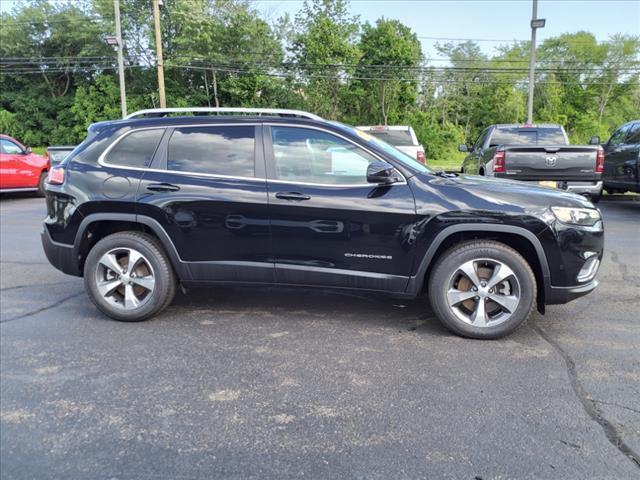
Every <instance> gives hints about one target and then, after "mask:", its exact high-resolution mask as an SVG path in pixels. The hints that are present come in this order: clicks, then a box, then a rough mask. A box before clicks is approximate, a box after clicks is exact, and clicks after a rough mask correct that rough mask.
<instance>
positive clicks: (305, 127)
mask: <svg viewBox="0 0 640 480" xmlns="http://www.w3.org/2000/svg"><path fill="white" fill-rule="evenodd" d="M263 125H268V126H269V127H289V128H303V129H307V130H318V131H320V132H323V133H327V134H329V135H334V136H336V137H339V138H341V139H343V140H345V141H346V142H348V143H351V144H352V145H355V146H356V147H357V148H359V149H361V150H364V151H365V152H367V153H368V154H369V155H371V156H372V157H374V158H377V159H378V160H380V161H383V162H386V163H391V165H393V163H392V162H389V161H388V160H387V159H385V158H382V157H381V156H380V155H379V154H378V153H376V152H373V151H371V150H369V149H368V148H365V147H363V146H362V145H360V144H358V143H356V142H354V141H353V140H351V139H350V138H347V137H345V136H344V135H342V134H340V133H336V132H334V131H332V130H327V129H326V128H321V127H316V126H313V125H297V124H292V123H275V122H264V123H263ZM272 148H273V144H272ZM393 166H394V168H395V165H393ZM396 171H397V172H398V174H399V175H400V176H401V177H402V180H403V181H402V182H396V183H390V184H389V185H384V186H387V187H391V186H394V185H407V179H406V177H405V176H404V175H403V174H402V172H400V171H399V170H397V169H396ZM267 180H268V182H269V183H286V184H289V185H292V184H294V185H313V186H320V187H348V188H354V187H373V186H380V185H379V184H375V183H369V182H366V183H353V184H344V185H340V184H333V183H315V182H296V181H291V180H280V179H277V178H267Z"/></svg>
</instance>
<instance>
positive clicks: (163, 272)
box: [84, 232, 176, 322]
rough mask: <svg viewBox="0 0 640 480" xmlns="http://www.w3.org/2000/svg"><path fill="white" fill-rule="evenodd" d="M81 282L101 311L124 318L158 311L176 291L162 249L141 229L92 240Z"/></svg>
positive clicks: (130, 319)
mask: <svg viewBox="0 0 640 480" xmlns="http://www.w3.org/2000/svg"><path fill="white" fill-rule="evenodd" d="M84 284H85V288H86V290H87V293H88V294H89V297H90V298H91V300H92V301H93V303H94V304H95V305H96V307H98V309H99V310H100V311H101V312H102V313H104V314H106V315H107V316H109V317H111V318H113V319H114V320H120V321H124V322H138V321H141V320H146V319H147V318H149V317H151V316H153V315H155V314H157V313H159V312H160V311H162V310H164V309H165V308H166V307H167V306H168V305H169V304H170V303H171V301H172V300H173V297H174V295H175V291H176V280H175V276H174V274H173V270H172V268H171V264H170V263H169V259H168V258H167V255H166V254H165V252H164V249H163V248H162V246H161V245H160V244H159V242H158V241H157V240H156V239H155V238H153V237H152V236H150V235H148V234H146V233H141V232H120V233H114V234H113V235H109V236H107V237H105V238H103V239H102V240H100V241H99V242H98V243H96V244H95V245H94V246H93V248H92V249H91V251H90V252H89V255H87V260H86V262H85V265H84Z"/></svg>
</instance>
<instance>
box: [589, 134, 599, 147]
mask: <svg viewBox="0 0 640 480" xmlns="http://www.w3.org/2000/svg"><path fill="white" fill-rule="evenodd" d="M589 145H600V137H599V136H598V135H594V136H593V137H591V138H590V139H589Z"/></svg>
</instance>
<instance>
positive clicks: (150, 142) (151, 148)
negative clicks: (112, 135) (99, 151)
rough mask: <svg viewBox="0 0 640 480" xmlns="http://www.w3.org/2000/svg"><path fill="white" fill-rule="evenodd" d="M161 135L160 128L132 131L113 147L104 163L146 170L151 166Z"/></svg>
mask: <svg viewBox="0 0 640 480" xmlns="http://www.w3.org/2000/svg"><path fill="white" fill-rule="evenodd" d="M163 134H164V129H162V128H154V129H148V130H137V131H133V132H131V133H129V134H128V135H126V136H125V137H123V138H122V139H121V140H120V141H119V142H117V143H116V144H115V145H114V146H113V148H112V149H111V151H109V153H108V154H107V157H106V162H107V163H109V164H112V165H122V166H126V167H135V168H146V167H148V166H149V165H150V164H151V160H152V159H153V155H154V154H155V153H156V149H157V148H158V144H159V143H160V139H161V138H162V135H163Z"/></svg>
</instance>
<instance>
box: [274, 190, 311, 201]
mask: <svg viewBox="0 0 640 480" xmlns="http://www.w3.org/2000/svg"><path fill="white" fill-rule="evenodd" d="M276 198H279V199H281V200H296V201H300V200H310V199H311V197H310V196H309V195H305V194H304V193H300V192H278V193H276Z"/></svg>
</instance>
